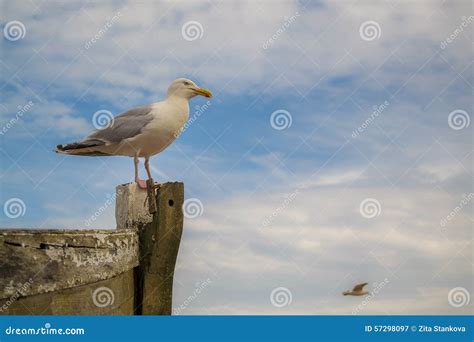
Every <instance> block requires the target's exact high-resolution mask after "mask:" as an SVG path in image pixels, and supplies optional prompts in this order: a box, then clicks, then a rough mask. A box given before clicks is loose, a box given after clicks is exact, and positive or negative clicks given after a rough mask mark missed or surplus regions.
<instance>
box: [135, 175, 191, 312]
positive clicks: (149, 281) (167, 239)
mask: <svg viewBox="0 0 474 342" xmlns="http://www.w3.org/2000/svg"><path fill="white" fill-rule="evenodd" d="M183 201H184V185H183V183H166V184H162V185H161V186H160V187H159V188H158V190H157V194H156V203H157V208H156V212H155V213H154V215H153V220H152V222H150V223H148V224H146V225H144V226H143V227H142V229H141V230H140V232H139V241H140V248H139V251H140V254H139V259H140V266H139V267H138V269H137V274H136V280H137V295H136V297H135V298H136V301H135V303H136V306H135V313H136V314H138V315H171V308H172V307H171V302H172V293H173V276H174V268H175V264H176V258H177V256H178V249H179V244H180V241H181V234H182V232H183V209H182V206H183Z"/></svg>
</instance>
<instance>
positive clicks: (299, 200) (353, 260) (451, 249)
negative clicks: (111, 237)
mask: <svg viewBox="0 0 474 342" xmlns="http://www.w3.org/2000/svg"><path fill="white" fill-rule="evenodd" d="M1 9H2V10H1V22H2V27H3V28H5V26H7V25H8V23H10V22H12V21H15V20H16V21H20V22H21V24H22V25H23V28H22V27H20V31H22V32H20V33H24V36H23V37H22V38H19V39H16V38H15V37H14V36H13V39H12V36H8V34H7V33H5V32H4V36H3V38H2V39H1V40H0V52H1V57H0V61H1V63H0V67H1V70H2V72H1V85H0V87H1V96H2V101H1V106H0V111H1V125H2V128H3V131H2V132H3V134H1V135H0V139H1V150H0V153H1V161H2V162H1V177H2V182H1V203H3V204H5V203H6V202H7V201H8V200H9V199H12V198H19V199H21V200H22V201H23V203H24V204H25V211H24V215H22V216H19V217H17V218H11V217H8V216H7V215H6V214H5V212H3V215H2V216H1V226H2V227H22V228H23V227H32V228H34V227H36V228H85V222H86V220H87V219H88V218H89V217H90V216H91V215H94V213H95V212H96V211H97V209H98V208H99V207H101V206H102V205H103V204H104V202H105V201H106V200H107V199H108V198H109V197H110V196H111V195H112V194H113V193H114V189H115V186H116V185H118V184H122V183H126V182H129V181H131V180H132V179H133V163H132V161H131V160H130V159H128V158H125V157H117V158H85V157H73V156H63V155H56V154H55V153H53V152H52V150H53V148H54V146H55V145H57V144H59V143H65V142H71V141H74V140H77V139H80V138H82V137H84V136H85V135H86V134H87V133H88V132H89V131H90V130H91V129H93V124H92V116H93V114H94V113H95V112H96V111H98V110H102V109H105V110H109V111H111V112H112V113H114V114H118V113H120V112H122V111H125V110H127V109H129V108H132V107H136V106H139V105H144V104H148V103H152V102H156V101H159V100H161V99H163V97H164V94H165V92H166V88H167V86H168V85H169V83H170V82H171V81H172V80H173V79H175V78H178V77H188V78H191V79H193V80H194V81H196V83H198V84H199V85H202V86H203V87H206V88H209V89H211V90H212V91H213V93H214V95H215V96H214V97H213V98H212V99H211V100H210V105H209V106H208V108H207V109H206V110H205V111H204V112H203V114H202V115H200V116H199V118H198V119H197V120H196V121H194V122H193V123H192V124H191V125H190V127H189V128H188V129H187V130H186V131H185V132H184V133H183V134H182V135H181V136H180V137H179V139H178V140H177V141H176V142H175V143H174V144H173V145H171V146H170V147H169V148H168V149H167V150H166V151H164V152H163V153H161V154H160V155H158V156H156V157H154V158H153V159H152V166H153V170H154V174H155V179H156V180H159V181H161V182H164V181H177V180H179V181H183V182H184V183H185V188H186V197H187V198H198V199H199V200H200V201H201V202H202V204H203V211H202V215H201V216H199V217H197V218H194V219H187V220H186V222H185V229H184V235H183V241H182V245H181V250H180V254H179V258H178V265H177V272H176V283H175V298H174V303H175V305H177V306H179V305H180V304H181V303H184V301H185V299H186V298H188V297H189V296H190V295H192V294H193V291H194V289H195V288H196V286H198V285H197V284H200V283H202V282H204V281H206V280H207V279H210V280H211V281H210V283H209V285H208V286H206V288H205V290H203V291H202V293H201V294H200V295H199V296H198V297H197V298H195V299H193V300H192V301H191V302H190V303H188V304H187V305H186V307H185V308H184V309H183V310H182V312H181V314H244V313H250V314H263V313H268V314H327V313H333V314H351V313H352V312H354V308H357V306H358V305H359V304H360V303H361V301H360V298H359V299H353V298H350V299H348V298H345V297H342V296H340V293H341V292H342V291H343V290H346V289H347V288H350V287H352V286H353V284H354V283H356V282H358V281H368V282H370V286H371V287H372V289H373V288H374V286H375V284H380V283H384V281H385V279H387V280H388V282H387V284H386V285H384V286H383V288H382V289H381V290H380V292H379V293H378V294H377V295H376V296H374V298H373V299H372V300H371V301H370V303H369V304H367V305H364V306H363V308H362V309H361V311H360V313H363V314H371V313H372V314H397V313H398V314H403V313H407V314H409V313H425V314H432V313H446V314H451V313H452V314H460V313H466V312H469V310H472V304H471V305H470V306H469V305H466V306H463V307H460V308H456V307H453V306H452V305H450V304H449V300H448V294H449V292H450V290H451V289H453V288H456V287H462V288H464V289H465V290H466V291H467V292H468V293H472V288H473V287H472V251H471V250H472V242H471V240H472V222H473V218H472V199H469V200H468V201H467V205H461V206H462V209H461V210H459V211H456V212H457V214H456V215H454V217H453V218H450V219H449V220H448V221H446V222H447V223H445V224H442V223H441V222H444V221H443V219H446V217H448V216H449V215H450V213H451V212H452V211H453V210H455V208H456V207H459V206H460V203H461V202H462V200H463V198H466V197H467V198H471V197H470V194H472V191H473V184H472V127H473V125H472V124H470V119H471V118H472V109H473V106H472V98H473V97H472V95H473V74H472V72H473V65H472V39H473V35H472V27H473V26H472V24H473V18H472V15H473V13H472V8H471V3H470V2H468V1H455V2H442V1H431V2H416V3H414V2H409V1H386V2H380V3H379V2H377V3H376V2H368V1H345V2H330V1H318V2H307V1H297V2H295V1H275V2H274V1H272V2H269V1H268V2H267V1H260V2H259V1H248V2H234V1H231V2H224V1H214V0H209V1H200V2H188V1H185V2H184V1H183V2H179V1H178V2H174V1H173V2H171V1H163V2H151V1H149V2H147V1H144V2H133V1H116V2H101V3H100V4H99V3H87V2H74V1H73V2H69V3H68V4H62V3H59V2H50V1H44V2H40V1H33V0H32V1H30V2H23V3H20V2H13V1H2V2H1ZM190 21H195V22H198V23H199V25H200V26H199V25H198V26H196V27H197V30H198V37H197V38H196V39H193V37H191V39H185V38H186V37H185V34H184V33H183V27H184V26H185V25H186V23H188V22H190ZM365 27H366V28H367V30H364V28H365ZM371 29H372V31H371ZM20 35H21V34H20ZM94 37H96V39H95V41H94V42H91V39H93V38H94ZM8 38H9V39H8ZM188 38H189V37H188ZM448 38H449V42H448V41H447V39H448ZM269 39H272V40H271V42H270V43H268V42H269ZM265 43H266V45H265ZM30 101H31V103H32V105H31V106H30V107H29V108H28V110H26V111H25V113H24V114H22V115H21V116H20V117H18V114H17V112H18V110H19V106H20V108H23V107H24V106H25V105H27V104H28V103H30ZM206 101H207V100H206V99H203V98H195V99H193V100H192V102H191V105H190V108H191V114H190V115H191V116H192V115H193V113H194V112H195V111H196V110H197V108H198V107H196V106H203V105H204V104H205V103H206ZM383 104H386V105H384V108H383V110H381V111H379V112H378V113H377V114H376V115H375V114H374V113H373V112H374V106H376V107H377V108H378V107H379V106H381V105H383ZM277 110H285V111H287V112H288V113H289V114H287V115H289V116H291V126H289V127H287V128H285V129H282V130H277V129H274V128H273V127H272V124H271V115H272V113H273V112H275V111H277ZM451 113H453V114H452V115H451V116H450V114H451ZM16 117H18V120H15V122H14V123H13V124H10V125H8V122H10V121H11V120H12V119H15V118H16ZM453 117H456V118H458V119H459V120H461V123H460V124H459V123H457V122H458V121H457V120H456V121H454V119H453ZM450 118H451V119H450ZM366 120H369V121H368V123H367V124H366V125H363V124H364V122H366ZM468 122H469V123H468ZM453 127H454V128H453ZM358 128H361V131H360V134H358V135H357V136H356V137H353V136H352V135H353V132H354V131H355V130H357V129H358ZM142 174H143V175H144V173H142ZM295 191H296V195H295V196H293V197H294V198H293V197H291V198H292V199H291V200H290V201H288V200H287V199H288V198H289V196H290V195H291V194H294V193H295ZM108 196H109V197H108ZM365 199H375V200H376V203H378V204H379V208H378V212H377V214H378V215H377V216H375V217H373V218H367V217H364V216H363V215H362V214H361V210H360V205H361V203H362V202H363V201H364V200H365ZM288 202H289V203H288ZM285 203H286V204H285ZM10 216H11V215H10ZM269 217H272V219H271V223H270V224H269V225H268V226H266V227H263V226H262V222H263V221H264V220H265V219H268V218H269ZM114 225H115V222H114V216H113V208H108V210H107V211H106V213H104V214H102V215H101V216H100V217H99V218H98V220H97V221H96V222H94V224H93V225H92V227H95V228H114ZM280 287H284V288H286V289H288V291H289V293H290V294H291V297H292V301H291V303H289V304H288V305H286V306H284V307H278V306H275V305H272V303H271V300H270V296H271V293H272V290H274V289H276V288H280Z"/></svg>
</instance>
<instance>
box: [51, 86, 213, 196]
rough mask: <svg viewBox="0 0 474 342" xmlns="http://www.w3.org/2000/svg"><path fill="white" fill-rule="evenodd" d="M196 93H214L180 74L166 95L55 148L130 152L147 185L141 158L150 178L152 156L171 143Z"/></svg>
mask: <svg viewBox="0 0 474 342" xmlns="http://www.w3.org/2000/svg"><path fill="white" fill-rule="evenodd" d="M196 95H202V96H205V97H212V94H211V92H210V91H209V90H206V89H204V88H200V87H198V86H197V85H196V83H194V82H193V81H191V80H188V79H185V78H179V79H177V80H175V81H173V83H171V85H170V87H169V88H168V92H167V95H166V99H165V100H164V101H161V102H156V103H152V104H150V105H148V106H143V107H137V108H134V109H130V110H129V111H126V112H124V113H122V114H120V115H118V116H116V117H115V118H113V119H112V121H111V122H110V125H109V126H108V127H105V128H103V129H97V130H95V131H93V132H92V133H91V134H89V135H88V136H87V137H86V138H85V139H84V140H81V141H77V142H74V143H71V144H65V145H57V146H56V152H57V153H64V154H72V155H78V156H128V157H133V161H134V164H135V182H136V183H137V184H138V186H139V187H140V188H142V189H146V187H147V186H146V182H145V181H143V180H141V179H140V178H139V176H138V164H139V160H138V158H140V157H143V158H145V169H146V172H147V175H148V178H149V179H151V178H152V176H151V172H150V157H151V156H153V155H155V154H158V153H160V152H161V151H163V150H164V149H165V148H166V147H168V146H169V145H170V144H171V143H172V142H173V141H174V140H175V139H176V138H177V137H178V135H179V133H180V132H181V130H182V129H183V127H184V125H185V123H186V121H188V118H189V100H190V99H191V98H193V97H194V96H196Z"/></svg>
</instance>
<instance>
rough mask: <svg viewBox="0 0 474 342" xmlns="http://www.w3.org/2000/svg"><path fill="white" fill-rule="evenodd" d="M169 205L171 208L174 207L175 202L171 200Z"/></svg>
mask: <svg viewBox="0 0 474 342" xmlns="http://www.w3.org/2000/svg"><path fill="white" fill-rule="evenodd" d="M168 205H169V206H170V207H172V206H173V205H174V201H173V200H172V199H170V200H169V201H168Z"/></svg>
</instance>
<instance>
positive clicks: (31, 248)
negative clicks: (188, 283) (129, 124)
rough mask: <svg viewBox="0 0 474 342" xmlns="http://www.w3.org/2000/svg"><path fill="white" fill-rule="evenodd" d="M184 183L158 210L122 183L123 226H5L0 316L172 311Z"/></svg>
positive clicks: (162, 192)
mask: <svg viewBox="0 0 474 342" xmlns="http://www.w3.org/2000/svg"><path fill="white" fill-rule="evenodd" d="M183 198H184V186H183V184H182V183H166V184H162V185H161V186H160V187H159V188H158V190H157V193H156V212H155V213H154V214H153V215H151V214H149V207H148V204H147V192H146V191H143V190H140V189H137V188H136V185H135V184H126V185H120V186H118V187H117V197H116V219H117V229H116V230H27V229H23V230H15V229H9V230H0V315H5V314H6V315H8V314H10V315H11V314H15V315H44V314H49V315H132V314H146V315H169V314H171V299H172V287H173V276H174V267H175V263H176V257H177V253H178V249H179V243H180V240H181V234H182V229H183V213H182V204H183Z"/></svg>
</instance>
